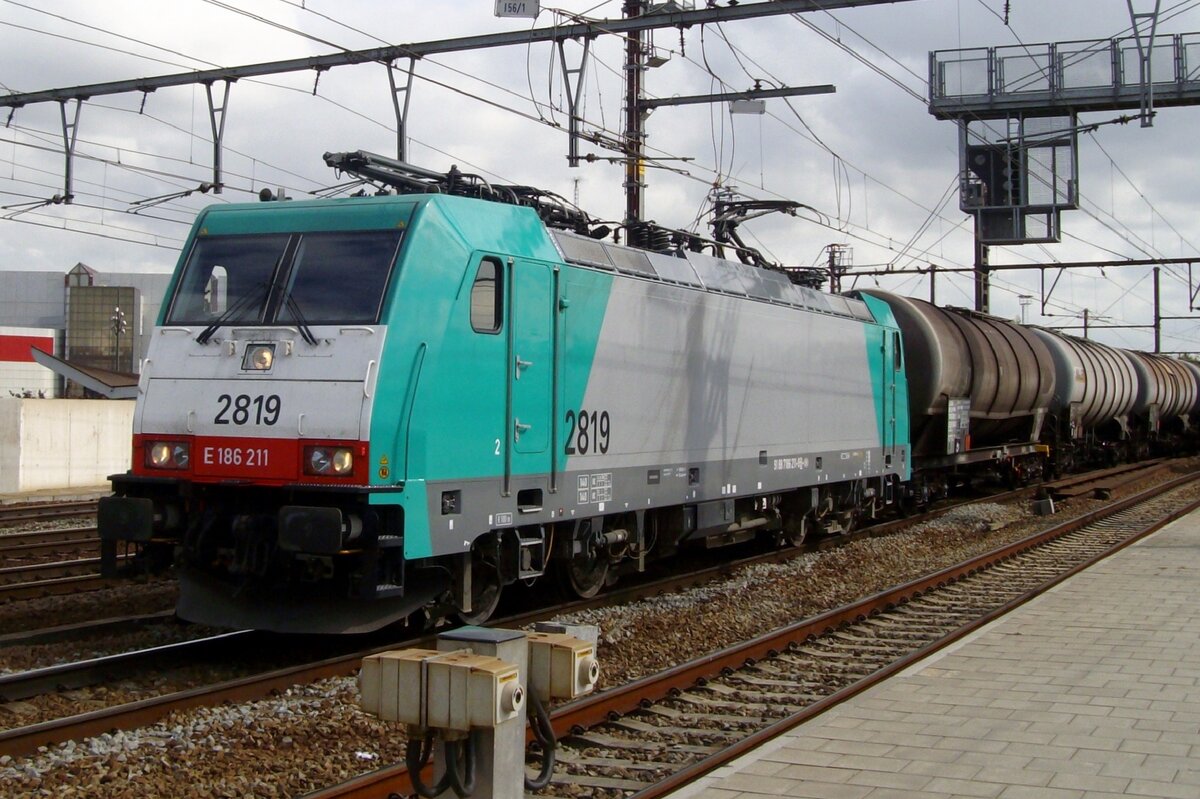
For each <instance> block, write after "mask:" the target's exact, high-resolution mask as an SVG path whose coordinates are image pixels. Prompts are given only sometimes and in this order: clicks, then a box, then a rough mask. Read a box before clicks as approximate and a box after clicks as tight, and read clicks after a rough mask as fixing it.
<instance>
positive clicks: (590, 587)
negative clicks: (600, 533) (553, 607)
mask: <svg viewBox="0 0 1200 799" xmlns="http://www.w3.org/2000/svg"><path fill="white" fill-rule="evenodd" d="M555 571H556V572H557V575H558V580H559V583H560V584H561V586H562V588H563V590H564V591H565V592H566V593H567V595H568V596H573V597H578V598H580V599H591V598H592V597H594V596H595V595H596V594H598V593H600V589H601V588H603V587H604V584H605V583H606V582H607V581H608V558H607V557H605V555H604V553H603V552H602V551H601V550H600V549H599V548H597V547H592V548H591V553H590V554H588V555H579V556H577V557H574V558H569V559H565V560H559V561H558V566H557V567H556V569H555Z"/></svg>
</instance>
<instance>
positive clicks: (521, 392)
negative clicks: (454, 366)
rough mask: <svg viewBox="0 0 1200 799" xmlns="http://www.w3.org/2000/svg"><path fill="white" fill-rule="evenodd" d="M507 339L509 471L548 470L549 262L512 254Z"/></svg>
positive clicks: (552, 285)
mask: <svg viewBox="0 0 1200 799" xmlns="http://www.w3.org/2000/svg"><path fill="white" fill-rule="evenodd" d="M508 279H509V286H510V290H509V293H508V296H509V298H510V300H509V319H510V320H511V324H510V325H509V328H508V330H509V339H508V379H509V380H508V387H509V388H508V396H509V402H508V437H509V440H508V446H509V450H510V453H511V455H510V461H509V462H510V465H511V470H510V474H546V473H550V472H551V471H552V470H553V462H552V460H553V450H552V444H553V438H554V436H553V423H554V411H555V409H554V402H553V399H554V377H555V355H556V353H555V345H556V341H555V339H556V338H557V336H556V333H555V325H554V314H555V305H556V299H555V294H556V291H557V289H556V283H557V274H556V272H555V270H554V268H553V267H552V266H551V265H549V264H544V263H538V262H536V261H524V260H521V259H512V261H511V262H510V267H509V270H508Z"/></svg>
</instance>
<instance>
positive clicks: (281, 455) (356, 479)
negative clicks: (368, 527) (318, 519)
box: [133, 433, 370, 486]
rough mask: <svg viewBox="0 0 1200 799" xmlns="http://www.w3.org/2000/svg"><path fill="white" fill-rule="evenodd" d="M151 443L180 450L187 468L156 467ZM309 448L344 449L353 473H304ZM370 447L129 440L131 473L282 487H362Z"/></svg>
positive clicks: (143, 436)
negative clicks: (182, 448)
mask: <svg viewBox="0 0 1200 799" xmlns="http://www.w3.org/2000/svg"><path fill="white" fill-rule="evenodd" d="M155 442H170V443H172V444H179V445H182V446H185V447H186V449H187V453H188V457H187V463H186V466H184V467H183V468H177V467H169V466H164V467H155V466H153V465H152V464H151V462H150V458H149V450H150V448H151V446H152V445H153V444H154V443H155ZM312 447H335V448H343V447H344V448H348V449H350V450H351V451H352V452H353V454H354V466H353V470H352V471H351V472H350V473H349V474H344V475H328V474H311V473H306V472H305V469H304V458H305V457H306V453H305V450H306V449H310V448H312ZM369 464H370V447H369V446H368V445H367V443H366V442H365V441H328V440H325V441H314V440H311V439H304V440H302V441H297V440H295V439H283V438H235V437H227V436H186V435H184V436H179V435H170V434H162V435H155V434H151V433H140V434H138V435H135V436H134V437H133V473H134V474H137V475H148V476H158V477H173V478H177V479H180V480H197V481H199V482H205V483H211V482H220V481H224V480H235V481H238V482H242V481H245V482H248V483H259V484H265V485H283V484H287V483H320V484H322V485H347V486H348V485H367V484H368V483H369V482H370V480H369V479H368V472H367V470H368V468H369Z"/></svg>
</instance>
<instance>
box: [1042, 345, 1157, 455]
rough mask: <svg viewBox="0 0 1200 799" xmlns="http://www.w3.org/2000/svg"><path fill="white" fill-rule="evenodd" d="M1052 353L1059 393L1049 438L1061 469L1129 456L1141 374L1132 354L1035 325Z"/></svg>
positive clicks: (1055, 394)
mask: <svg viewBox="0 0 1200 799" xmlns="http://www.w3.org/2000/svg"><path fill="white" fill-rule="evenodd" d="M1033 332H1034V333H1035V334H1036V335H1037V336H1038V337H1039V338H1041V339H1042V341H1043V342H1044V343H1045V345H1046V347H1047V348H1048V349H1049V351H1050V358H1051V361H1052V362H1053V365H1054V373H1055V391H1054V399H1053V402H1052V404H1051V424H1050V427H1049V430H1048V431H1047V435H1046V436H1045V438H1046V440H1047V441H1048V442H1049V443H1050V444H1051V445H1052V448H1053V452H1054V463H1055V467H1056V470H1057V471H1070V470H1071V469H1072V468H1074V467H1075V466H1076V465H1083V464H1089V463H1090V464H1102V463H1108V464H1112V463H1115V462H1117V461H1118V460H1120V459H1121V458H1123V457H1126V455H1127V453H1126V451H1125V450H1126V447H1127V443H1128V442H1129V441H1130V440H1131V432H1132V431H1131V428H1130V423H1131V419H1130V415H1131V413H1132V411H1133V409H1134V404H1135V402H1136V401H1137V394H1138V388H1139V385H1140V383H1139V377H1138V372H1137V371H1136V370H1135V369H1134V366H1133V361H1132V359H1131V357H1130V354H1129V353H1127V352H1124V351H1122V350H1118V349H1115V348H1113V347H1109V346H1107V345H1105V344H1101V343H1099V342H1096V341H1090V340H1088V339H1082V338H1076V337H1075V336H1069V335H1066V334H1064V333H1059V332H1052V331H1049V330H1043V329H1040V328H1034V329H1033Z"/></svg>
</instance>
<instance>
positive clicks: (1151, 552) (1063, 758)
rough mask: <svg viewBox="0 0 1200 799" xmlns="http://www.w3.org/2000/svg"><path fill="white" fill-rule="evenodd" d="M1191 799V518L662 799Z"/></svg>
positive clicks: (1198, 549) (1198, 606)
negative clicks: (973, 798)
mask: <svg viewBox="0 0 1200 799" xmlns="http://www.w3.org/2000/svg"><path fill="white" fill-rule="evenodd" d="M761 796H788V797H823V798H826V799H890V798H891V797H905V798H906V799H907V798H908V797H933V798H934V799H937V798H939V797H964V796H968V797H970V796H979V797H1000V799H1024V798H1025V797H1031V798H1032V797H1038V799H1118V798H1119V797H1128V796H1155V797H1186V799H1196V797H1200V512H1197V513H1193V514H1191V515H1190V516H1188V517H1185V518H1183V519H1180V520H1179V521H1177V522H1175V523H1173V524H1171V525H1170V526H1168V527H1166V528H1164V529H1163V530H1160V531H1159V532H1158V533H1156V534H1154V535H1153V536H1150V537H1149V538H1147V539H1145V540H1143V541H1142V542H1140V543H1139V544H1137V545H1134V546H1132V547H1129V548H1127V549H1125V550H1123V551H1122V552H1120V553H1118V554H1117V555H1115V556H1113V557H1111V558H1109V559H1108V560H1106V561H1104V562H1102V563H1100V564H1098V565H1097V566H1095V567H1093V568H1091V569H1089V570H1088V571H1086V572H1083V573H1081V574H1079V575H1076V576H1075V577H1073V578H1071V579H1070V580H1068V581H1067V582H1065V583H1062V584H1061V585H1059V586H1058V587H1057V588H1055V589H1054V590H1053V591H1051V592H1050V593H1048V594H1045V595H1044V596H1042V597H1039V598H1038V599H1036V600H1034V601H1033V602H1030V603H1028V604H1026V605H1025V606H1023V607H1022V608H1020V609H1018V610H1017V611H1015V612H1014V613H1012V614H1009V615H1008V616H1006V617H1005V618H1003V619H1000V620H998V621H996V622H995V623H993V624H991V625H988V626H987V627H985V628H983V629H981V630H979V631H978V632H976V633H975V634H974V635H972V636H970V637H968V638H966V639H964V640H963V641H960V642H959V643H958V644H956V645H954V646H952V647H949V648H947V649H945V650H943V651H942V652H940V653H938V654H935V655H932V656H931V657H929V658H927V659H926V660H924V661H922V662H921V663H918V664H916V665H915V666H914V667H912V668H911V669H908V670H906V671H905V672H902V673H901V674H898V675H896V677H894V678H893V679H891V680H889V681H887V682H886V683H884V684H881V685H878V686H876V687H874V688H872V689H871V690H869V691H866V692H864V693H862V694H860V695H859V696H858V697H856V698H854V699H852V700H850V701H849V702H848V703H844V704H842V705H841V706H839V707H838V708H835V709H834V710H831V711H829V712H828V713H825V714H824V715H822V716H820V717H818V718H816V719H814V720H813V721H811V722H809V723H807V724H805V725H802V726H800V727H797V728H796V729H794V730H792V731H791V733H790V734H788V735H785V736H783V737H781V738H778V739H776V740H775V741H772V742H771V743H769V744H767V745H765V746H763V747H762V748H760V749H759V750H757V751H755V752H753V753H751V754H749V755H746V756H744V757H742V758H740V759H739V760H737V761H735V762H734V763H733V764H731V765H730V766H727V767H725V768H722V769H719V770H717V771H715V772H713V773H712V774H711V775H709V776H708V777H706V778H704V779H703V780H700V781H698V782H696V783H694V784H693V785H690V786H688V787H687V788H685V789H683V790H681V791H678V792H676V793H675V794H674V799H687V798H688V797H698V798H699V799H734V798H735V797H738V798H739V799H755V797H761Z"/></svg>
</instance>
